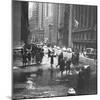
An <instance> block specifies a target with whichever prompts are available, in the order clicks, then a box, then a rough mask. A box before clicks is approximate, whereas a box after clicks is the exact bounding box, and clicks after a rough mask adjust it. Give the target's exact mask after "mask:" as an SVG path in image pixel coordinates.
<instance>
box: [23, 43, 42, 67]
mask: <svg viewBox="0 0 100 100" xmlns="http://www.w3.org/2000/svg"><path fill="white" fill-rule="evenodd" d="M21 55H22V62H23V66H25V67H26V65H27V64H28V65H30V64H31V63H33V62H35V63H37V64H39V63H41V62H42V59H43V56H44V52H43V49H42V47H41V46H40V45H37V44H25V45H24V46H23V48H22V50H21Z"/></svg>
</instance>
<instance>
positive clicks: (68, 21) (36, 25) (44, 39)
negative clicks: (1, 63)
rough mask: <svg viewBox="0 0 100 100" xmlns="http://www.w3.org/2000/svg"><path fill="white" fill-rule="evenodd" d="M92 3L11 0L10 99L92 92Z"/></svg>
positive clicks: (94, 76)
mask: <svg viewBox="0 0 100 100" xmlns="http://www.w3.org/2000/svg"><path fill="white" fill-rule="evenodd" d="M97 10H98V6H97V5H85V4H70V3H54V2H39V1H35V0H34V1H19V0H12V99H13V100H20V99H37V98H54V97H66V98H67V97H69V96H84V95H97V90H98V89H97V88H98V87H97V81H98V80H97V77H98V76H97V69H98V64H97V63H98V59H97V55H98V50H97V49H98V47H97V36H98V33H97V28H98V26H97V25H98V24H97Z"/></svg>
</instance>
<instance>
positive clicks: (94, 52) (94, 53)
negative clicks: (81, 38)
mask: <svg viewBox="0 0 100 100" xmlns="http://www.w3.org/2000/svg"><path fill="white" fill-rule="evenodd" d="M86 56H87V57H88V58H92V59H97V50H96V49H94V48H86Z"/></svg>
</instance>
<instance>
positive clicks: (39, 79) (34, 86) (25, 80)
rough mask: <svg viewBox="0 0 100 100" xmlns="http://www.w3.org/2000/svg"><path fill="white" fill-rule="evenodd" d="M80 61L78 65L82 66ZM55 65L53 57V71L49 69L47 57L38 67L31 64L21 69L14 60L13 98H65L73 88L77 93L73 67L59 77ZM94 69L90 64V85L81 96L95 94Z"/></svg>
mask: <svg viewBox="0 0 100 100" xmlns="http://www.w3.org/2000/svg"><path fill="white" fill-rule="evenodd" d="M82 60H83V59H82ZM82 60H81V62H80V64H79V65H83V64H84V62H82ZM88 62H89V61H88ZM89 63H90V62H89ZM90 64H91V63H90ZM56 65H57V58H56V57H55V59H54V65H53V69H51V66H50V59H48V57H47V55H45V56H44V58H43V61H42V64H40V65H36V64H34V63H33V64H31V65H29V66H27V67H23V66H22V62H21V60H20V59H19V60H18V59H17V60H15V61H14V63H13V66H14V67H13V98H17V99H18V98H20V99H21V98H41V97H55V96H67V95H68V89H69V88H74V89H75V91H77V84H78V83H77V80H78V72H77V71H76V69H75V66H74V67H72V71H71V73H69V74H66V71H64V72H63V76H62V77H61V73H60V71H59V68H56ZM17 66H19V67H17ZM95 67H96V65H95V64H94V65H93V64H92V67H91V79H90V85H89V86H88V87H87V86H86V88H88V91H87V90H85V89H84V90H83V91H82V94H96V92H97V90H96V89H97V86H96V78H97V77H96V68H95ZM76 94H77V92H76Z"/></svg>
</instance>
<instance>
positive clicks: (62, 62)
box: [60, 59, 65, 71]
mask: <svg viewBox="0 0 100 100" xmlns="http://www.w3.org/2000/svg"><path fill="white" fill-rule="evenodd" d="M64 69H65V61H64V60H63V59H61V61H60V71H64Z"/></svg>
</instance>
